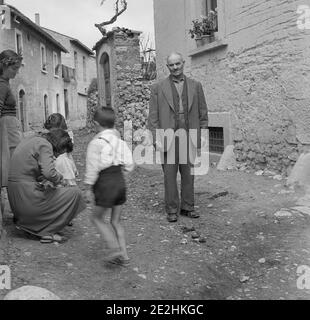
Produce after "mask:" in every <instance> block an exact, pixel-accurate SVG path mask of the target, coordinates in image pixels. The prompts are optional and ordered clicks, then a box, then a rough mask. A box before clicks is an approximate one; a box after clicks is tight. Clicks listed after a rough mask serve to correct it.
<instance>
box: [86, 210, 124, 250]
mask: <svg viewBox="0 0 310 320" xmlns="http://www.w3.org/2000/svg"><path fill="white" fill-rule="evenodd" d="M111 210H112V209H111V208H102V207H97V206H95V207H94V210H93V215H92V218H91V219H92V221H93V223H94V224H95V225H96V227H97V229H98V230H99V232H100V234H101V236H102V238H103V239H104V241H105V243H106V246H107V248H108V249H119V250H121V249H120V247H119V244H118V241H117V237H116V235H115V232H114V230H113V228H111V226H110V225H108V224H107V223H105V222H104V217H105V216H106V215H107V214H108V213H110V212H111Z"/></svg>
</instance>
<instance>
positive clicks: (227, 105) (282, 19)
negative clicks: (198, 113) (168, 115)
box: [154, 0, 310, 172]
mask: <svg viewBox="0 0 310 320" xmlns="http://www.w3.org/2000/svg"><path fill="white" fill-rule="evenodd" d="M299 4H303V2H302V1H282V0H269V1H256V0H234V1H229V0H222V1H221V0H218V5H219V16H220V17H219V18H220V19H221V24H220V26H219V32H220V34H219V35H218V38H219V39H221V40H223V41H225V42H226V43H227V46H226V47H221V48H218V49H215V50H212V51H204V52H201V53H200V54H198V55H194V56H191V57H189V54H190V53H191V52H192V50H193V49H194V48H195V42H194V40H192V39H190V37H189V36H188V35H187V36H186V38H184V43H183V44H181V41H180V40H175V39H179V38H178V36H176V35H175V32H177V31H176V30H175V29H174V30H173V32H174V33H172V32H170V30H169V32H168V30H166V35H165V36H162V35H161V32H160V31H161V28H160V27H159V24H160V23H159V21H162V20H165V19H167V18H168V16H169V15H171V14H172V12H175V10H176V8H175V7H174V6H173V5H172V4H170V2H169V3H167V2H165V1H154V5H155V9H156V10H155V21H157V22H156V23H155V36H156V51H157V55H158V57H159V60H160V59H161V58H162V57H163V56H164V54H166V53H167V46H166V44H167V42H170V44H169V46H170V47H173V45H172V44H171V43H174V44H175V47H176V48H181V49H180V51H181V52H182V53H183V54H184V56H185V57H186V60H187V62H188V67H187V69H186V72H187V73H188V74H189V75H191V76H192V77H194V78H196V79H197V80H199V81H201V82H202V84H203V87H204V89H205V95H206V98H207V103H208V107H209V110H210V111H212V112H225V111H227V112H230V114H231V122H232V126H231V127H232V133H231V134H232V138H233V141H234V143H235V152H236V155H237V159H238V160H239V161H244V162H247V164H248V165H249V166H251V167H253V168H261V167H266V166H267V167H271V168H273V169H278V170H280V171H283V172H286V171H287V170H289V168H290V166H291V165H292V164H293V163H294V162H295V160H296V158H297V156H298V153H300V152H301V150H302V148H303V147H302V144H305V143H310V126H309V123H310V113H309V102H310V100H309V95H310V92H309V90H308V88H309V81H310V75H309V72H308V71H307V70H309V62H310V61H309V59H310V58H309V31H304V32H302V31H300V30H299V29H298V28H297V26H296V21H297V18H298V15H297V13H296V10H297V7H298V5H299ZM191 6H192V9H193V10H194V11H195V10H197V7H195V8H194V7H193V3H192V2H191V1H187V2H186V6H183V8H185V9H184V10H188V9H189V8H190V7H191ZM181 7H182V6H179V10H181V9H180V8H181ZM186 8H187V9H186ZM193 10H192V12H193ZM156 13H157V15H158V17H156ZM183 13H185V11H184V12H183ZM195 14H197V12H195ZM179 15H181V16H182V13H181V12H179ZM187 17H188V18H185V19H184V22H183V23H184V24H183V30H180V31H179V35H181V34H184V28H186V27H187V26H189V25H190V17H191V15H187ZM197 17H199V16H198V15H197ZM156 26H157V28H156ZM171 30H172V29H171ZM167 34H170V35H171V36H170V37H169V38H167ZM182 48H183V49H182ZM184 48H187V49H184ZM182 50H184V51H182ZM161 70H162V69H161V67H160V66H159V72H160V71H161ZM162 74H163V73H162Z"/></svg>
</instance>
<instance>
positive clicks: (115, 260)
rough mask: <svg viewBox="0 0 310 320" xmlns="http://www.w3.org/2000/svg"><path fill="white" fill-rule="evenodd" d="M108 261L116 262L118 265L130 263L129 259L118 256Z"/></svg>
mask: <svg viewBox="0 0 310 320" xmlns="http://www.w3.org/2000/svg"><path fill="white" fill-rule="evenodd" d="M109 263H112V264H116V265H118V266H124V267H126V266H128V265H129V264H130V259H129V258H128V259H124V258H123V257H118V258H115V259H113V260H110V261H109Z"/></svg>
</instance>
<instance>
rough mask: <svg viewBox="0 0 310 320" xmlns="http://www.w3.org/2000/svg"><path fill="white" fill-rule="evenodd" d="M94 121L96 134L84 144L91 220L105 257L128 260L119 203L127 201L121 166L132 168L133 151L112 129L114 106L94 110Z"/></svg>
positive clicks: (118, 260) (113, 259)
mask: <svg viewBox="0 0 310 320" xmlns="http://www.w3.org/2000/svg"><path fill="white" fill-rule="evenodd" d="M94 122H95V125H96V129H97V132H98V134H97V135H96V136H95V137H94V138H93V139H92V140H91V142H90V143H89V144H88V147H87V154H86V173H85V180H84V182H85V184H86V186H87V195H86V196H87V198H88V199H89V201H94V203H95V206H94V209H93V215H92V220H93V222H94V224H95V225H96V226H97V228H98V230H99V232H100V233H101V235H102V237H103V238H104V240H105V242H106V246H107V251H108V252H107V255H106V261H109V262H113V263H119V264H127V263H128V262H129V257H128V254H127V249H126V240H125V234H124V229H123V227H122V226H121V224H120V215H121V206H122V205H123V204H124V203H125V202H126V185H125V179H124V175H123V170H124V171H132V170H133V169H134V162H133V158H132V153H131V151H130V149H129V148H128V146H127V144H126V142H124V141H123V140H121V139H120V138H119V133H118V132H117V131H116V130H115V129H114V122H115V114H114V111H113V109H111V108H106V107H103V108H101V109H99V110H97V111H96V112H95V114H94ZM107 214H111V219H110V224H107V223H105V222H104V220H105V219H104V217H105V216H106V215H107Z"/></svg>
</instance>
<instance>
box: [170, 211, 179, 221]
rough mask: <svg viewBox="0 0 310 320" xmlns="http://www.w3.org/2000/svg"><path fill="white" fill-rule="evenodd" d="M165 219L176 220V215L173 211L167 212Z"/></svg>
mask: <svg viewBox="0 0 310 320" xmlns="http://www.w3.org/2000/svg"><path fill="white" fill-rule="evenodd" d="M167 220H168V221H169V222H177V221H178V216H177V215H176V214H175V213H168V215H167Z"/></svg>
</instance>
